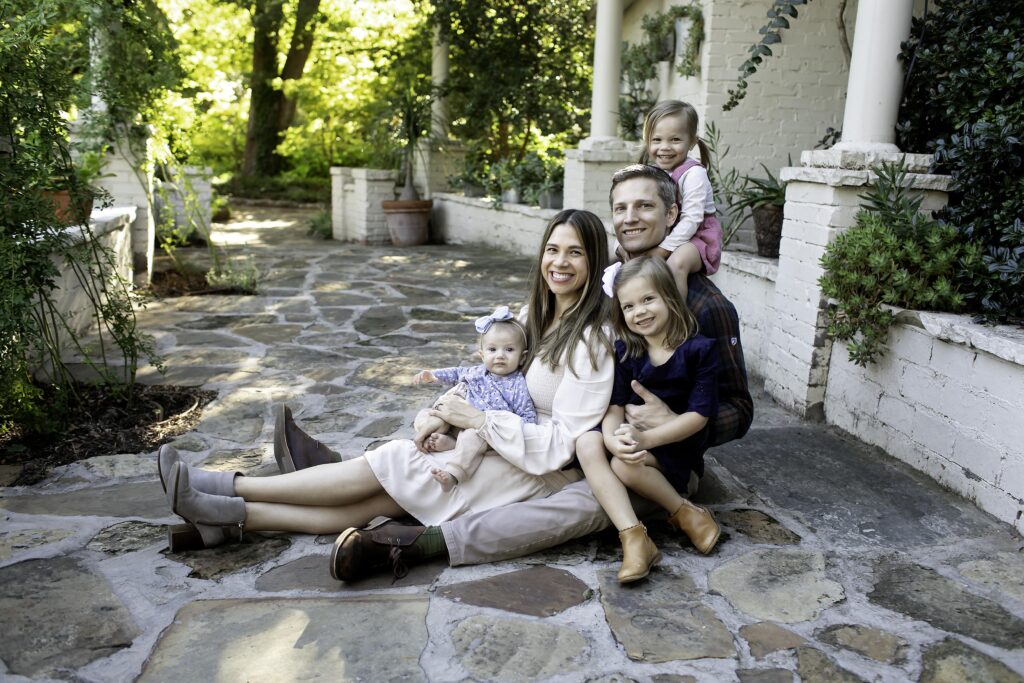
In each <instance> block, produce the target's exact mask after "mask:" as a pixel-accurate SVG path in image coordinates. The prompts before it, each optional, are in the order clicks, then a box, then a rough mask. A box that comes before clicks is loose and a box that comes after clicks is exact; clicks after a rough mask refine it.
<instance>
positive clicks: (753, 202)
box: [730, 162, 792, 258]
mask: <svg viewBox="0 0 1024 683" xmlns="http://www.w3.org/2000/svg"><path fill="white" fill-rule="evenodd" d="M790 163H792V162H790ZM761 168H763V169H764V172H765V175H766V176H767V177H765V178H752V177H750V176H743V179H742V180H743V185H742V186H741V187H740V189H739V191H738V192H737V197H738V200H737V201H736V202H734V203H733V204H732V205H731V207H730V208H731V209H732V210H733V211H743V210H744V209H750V214H751V216H752V217H753V219H754V237H755V239H756V240H757V253H758V255H759V256H767V257H769V258H778V257H779V242H781V240H782V221H783V206H785V204H786V183H781V182H779V180H778V178H776V177H775V176H774V175H772V172H771V171H769V170H768V167H767V166H765V165H764V164H761Z"/></svg>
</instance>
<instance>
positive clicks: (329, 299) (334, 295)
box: [313, 285, 376, 313]
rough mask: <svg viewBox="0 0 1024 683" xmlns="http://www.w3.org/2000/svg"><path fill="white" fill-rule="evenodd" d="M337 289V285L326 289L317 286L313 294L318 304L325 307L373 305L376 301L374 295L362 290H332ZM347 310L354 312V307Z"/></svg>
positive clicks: (322, 307)
mask: <svg viewBox="0 0 1024 683" xmlns="http://www.w3.org/2000/svg"><path fill="white" fill-rule="evenodd" d="M335 289H337V287H336V286H335V285H332V286H331V287H330V288H328V289H327V290H326V291H324V290H323V289H322V288H320V287H317V288H316V290H317V291H315V292H314V294H313V300H314V301H315V302H316V305H317V306H319V307H320V308H321V309H324V308H328V307H338V306H372V305H373V304H375V303H376V300H375V299H374V298H373V297H371V296H368V295H367V294H363V293H361V290H352V291H332V290H335ZM345 310H347V311H349V312H350V313H351V312H352V309H345Z"/></svg>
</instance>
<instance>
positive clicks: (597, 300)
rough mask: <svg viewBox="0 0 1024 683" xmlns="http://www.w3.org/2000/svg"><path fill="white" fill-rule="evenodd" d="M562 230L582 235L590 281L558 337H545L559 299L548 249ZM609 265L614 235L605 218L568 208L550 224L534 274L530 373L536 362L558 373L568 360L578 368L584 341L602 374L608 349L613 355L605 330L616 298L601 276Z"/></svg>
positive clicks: (554, 334) (530, 308)
mask: <svg viewBox="0 0 1024 683" xmlns="http://www.w3.org/2000/svg"><path fill="white" fill-rule="evenodd" d="M560 225H568V226H570V227H571V228H572V229H573V230H575V231H576V236H577V237H578V238H579V240H580V244H581V245H582V246H583V251H584V252H585V255H586V258H587V280H586V282H585V283H584V285H583V291H582V292H581V293H580V298H579V299H578V300H577V301H576V303H575V304H574V305H573V306H572V308H570V309H569V310H567V311H566V312H565V313H563V314H562V320H561V322H560V323H559V325H558V327H556V328H555V330H554V331H553V332H551V333H550V334H548V335H547V336H544V330H546V329H548V327H549V326H550V325H551V323H552V322H554V318H555V295H554V293H553V292H552V291H551V290H550V289H549V288H548V284H547V280H545V278H544V273H542V272H541V267H540V265H541V262H542V260H543V259H544V249H545V248H546V247H547V244H548V240H550V239H551V233H552V232H553V231H554V229H555V228H557V227H558V226H560ZM607 265H608V234H607V232H605V229H604V224H603V223H602V222H601V219H600V218H598V217H597V216H595V215H594V214H592V213H591V212H589V211H583V210H580V209H565V210H563V211H559V212H558V213H557V214H556V215H555V217H554V218H552V219H551V221H550V222H549V223H548V225H547V228H546V229H545V230H544V237H543V238H542V239H541V241H540V249H539V250H538V252H537V261H536V263H534V266H533V271H532V272H531V273H530V298H529V300H528V302H527V315H526V332H527V336H528V339H529V348H530V351H529V353H528V355H527V357H526V363H525V364H524V366H523V368H524V370H525V369H526V368H529V367H530V363H532V362H533V361H534V360H535V359H540V360H542V361H544V362H545V363H547V365H548V367H550V368H551V369H552V370H553V369H554V368H555V366H556V365H558V364H560V363H562V362H563V361H566V362H568V365H569V369H570V370H572V372H573V374H576V369H575V368H573V367H572V359H571V358H570V357H569V356H570V355H571V352H572V349H574V348H575V347H576V345H577V344H579V343H580V342H581V341H584V340H586V343H587V352H588V354H589V355H590V365H591V367H592V368H593V369H595V370H596V369H597V358H598V354H599V353H600V350H601V349H602V348H604V349H605V350H606V351H607V352H608V353H611V352H612V346H611V341H610V340H609V339H608V335H607V334H606V333H605V330H604V329H603V325H604V323H605V322H606V321H607V320H608V304H609V301H610V299H608V297H606V296H605V295H604V291H603V290H602V289H601V275H602V274H603V273H604V269H605V267H606V266H607Z"/></svg>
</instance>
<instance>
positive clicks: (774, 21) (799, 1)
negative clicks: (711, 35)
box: [722, 0, 809, 111]
mask: <svg viewBox="0 0 1024 683" xmlns="http://www.w3.org/2000/svg"><path fill="white" fill-rule="evenodd" d="M808 2H809V0H774V1H773V2H772V6H771V8H770V9H769V10H768V23H767V24H765V25H764V26H762V27H761V28H760V29H759V30H758V33H760V34H761V40H760V41H759V42H757V43H754V44H753V45H751V46H750V48H748V50H747V52H749V53H750V57H748V58H747V61H745V62H743V63H742V64H740V68H739V78H738V79H737V81H736V87H735V88H730V89H729V99H728V101H727V102H726V103H725V104H724V105H722V110H723V111H730V110H732V109H733V108H735V107H736V105H738V104H739V103H740V100H742V99H743V98H744V97H746V96H747V79H748V78H750V77H751V76H753V75H754V74H755V73H757V67H758V66H759V65H760V64H761V62H762V61H764V58H765V57H771V56H772V49H771V47H770V46H771V45H776V44H778V43H781V42H782V31H783V29H787V28H789V19H787V17H790V18H793V19H796V17H797V10H796V6H797V5H806V4H807V3H808Z"/></svg>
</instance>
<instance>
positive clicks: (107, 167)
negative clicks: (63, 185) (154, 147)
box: [96, 145, 156, 283]
mask: <svg viewBox="0 0 1024 683" xmlns="http://www.w3.org/2000/svg"><path fill="white" fill-rule="evenodd" d="M121 147H126V146H124V145H121V146H116V147H115V149H113V150H112V151H110V152H109V153H108V154H107V158H106V161H105V162H104V165H103V175H104V177H101V178H100V179H99V180H97V181H96V184H97V185H99V186H100V187H102V188H104V189H106V190H107V192H109V193H110V195H111V197H112V198H113V205H114V206H134V207H135V221H134V222H133V223H132V229H131V249H132V258H133V270H134V273H135V278H136V280H137V281H138V282H141V283H148V282H149V277H150V275H152V271H153V250H154V246H155V244H156V226H155V224H154V222H153V215H152V213H151V212H150V208H149V197H150V195H151V193H152V182H153V180H152V175H151V174H146V173H143V175H142V178H141V179H140V177H139V176H138V175H136V173H135V171H134V170H132V166H133V165H132V163H130V162H129V160H128V158H127V157H126V156H125V154H128V153H130V152H129V151H128V150H127V149H124V150H121ZM147 153H148V150H147ZM144 163H145V160H141V161H139V162H138V164H136V165H144Z"/></svg>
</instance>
